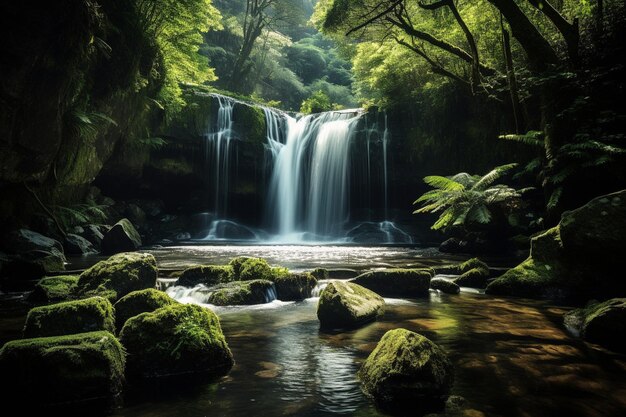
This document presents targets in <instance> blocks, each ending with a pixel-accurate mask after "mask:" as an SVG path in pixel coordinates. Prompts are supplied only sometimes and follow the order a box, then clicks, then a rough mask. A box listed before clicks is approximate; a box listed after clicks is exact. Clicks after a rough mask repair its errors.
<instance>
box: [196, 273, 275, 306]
mask: <svg viewBox="0 0 626 417" xmlns="http://www.w3.org/2000/svg"><path fill="white" fill-rule="evenodd" d="M210 291H212V292H211V295H210V296H209V299H208V302H209V303H210V304H213V305H216V306H231V305H251V304H265V303H269V302H270V301H273V300H275V299H276V288H275V286H274V283H273V282H272V281H268V280H265V279H255V280H251V281H233V282H229V283H226V284H220V285H217V286H214V287H212V288H210Z"/></svg>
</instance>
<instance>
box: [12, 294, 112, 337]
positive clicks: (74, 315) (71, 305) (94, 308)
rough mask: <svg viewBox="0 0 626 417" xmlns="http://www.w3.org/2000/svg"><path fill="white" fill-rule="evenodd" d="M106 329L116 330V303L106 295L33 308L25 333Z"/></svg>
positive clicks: (58, 332) (42, 335)
mask: <svg viewBox="0 0 626 417" xmlns="http://www.w3.org/2000/svg"><path fill="white" fill-rule="evenodd" d="M98 330H106V331H108V332H111V333H115V316H114V312H113V306H112V305H111V303H110V302H109V300H107V299H106V298H102V297H91V298H86V299H84V300H75V301H66V302H63V303H57V304H51V305H47V306H40V307H35V308H32V309H31V310H30V311H29V312H28V316H27V317H26V324H25V325H24V337H26V338H31V337H47V336H61V335H65V334H75V333H87V332H94V331H98Z"/></svg>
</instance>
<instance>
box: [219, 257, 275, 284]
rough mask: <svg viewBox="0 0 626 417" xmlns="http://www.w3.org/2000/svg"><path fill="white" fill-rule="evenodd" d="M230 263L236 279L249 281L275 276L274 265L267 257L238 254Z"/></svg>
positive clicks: (269, 278)
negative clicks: (268, 261) (269, 262)
mask: <svg viewBox="0 0 626 417" xmlns="http://www.w3.org/2000/svg"><path fill="white" fill-rule="evenodd" d="M229 265H230V266H232V267H233V272H234V274H235V279H237V280H239V281H248V280H252V279H266V280H270V281H271V280H273V279H274V277H275V274H274V271H273V269H272V267H271V266H270V265H269V264H268V263H267V261H266V260H265V259H261V258H251V257H247V256H238V257H237V258H233V259H231V260H230V262H229Z"/></svg>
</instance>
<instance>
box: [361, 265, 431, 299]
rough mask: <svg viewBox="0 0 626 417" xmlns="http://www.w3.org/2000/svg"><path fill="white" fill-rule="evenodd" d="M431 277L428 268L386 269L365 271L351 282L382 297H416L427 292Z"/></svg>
mask: <svg viewBox="0 0 626 417" xmlns="http://www.w3.org/2000/svg"><path fill="white" fill-rule="evenodd" d="M431 277H432V274H431V271H429V270H423V269H386V270H382V271H370V272H366V273H364V274H361V275H359V276H358V277H356V278H354V279H353V280H352V282H354V283H355V284H359V285H361V286H363V287H365V288H367V289H370V290H372V291H374V292H375V293H377V294H379V295H382V296H383V297H418V296H423V295H427V294H428V289H429V287H430V279H431Z"/></svg>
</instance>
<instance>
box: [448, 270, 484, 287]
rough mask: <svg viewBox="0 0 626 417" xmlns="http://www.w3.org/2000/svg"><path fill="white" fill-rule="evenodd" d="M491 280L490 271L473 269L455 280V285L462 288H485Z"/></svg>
mask: <svg viewBox="0 0 626 417" xmlns="http://www.w3.org/2000/svg"><path fill="white" fill-rule="evenodd" d="M488 279H489V269H486V268H473V269H470V270H469V271H466V272H463V273H462V274H461V276H459V277H458V278H455V280H454V283H455V284H457V285H458V286H460V287H470V288H485V287H486V286H487V280H488Z"/></svg>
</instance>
